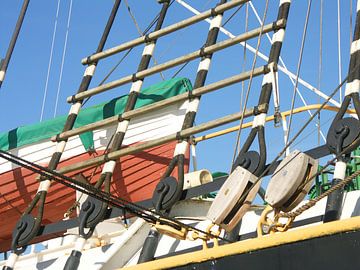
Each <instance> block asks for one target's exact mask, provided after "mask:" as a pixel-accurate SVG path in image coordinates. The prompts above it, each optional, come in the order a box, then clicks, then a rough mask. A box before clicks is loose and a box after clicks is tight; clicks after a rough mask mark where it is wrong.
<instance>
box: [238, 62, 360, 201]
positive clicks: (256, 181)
mask: <svg viewBox="0 0 360 270" xmlns="http://www.w3.org/2000/svg"><path fill="white" fill-rule="evenodd" d="M359 67H360V65H356V66H355V67H354V68H353V69H352V70H351V71H349V74H348V76H346V78H345V79H344V80H343V81H342V82H341V83H340V84H339V85H338V86H337V87H336V88H335V89H334V91H333V92H332V93H331V94H330V95H329V96H328V98H327V99H326V100H325V101H324V102H323V103H322V104H321V106H320V107H319V108H318V109H317V110H316V112H315V113H314V114H313V115H312V116H310V117H309V119H308V120H307V122H306V123H305V124H304V125H303V126H302V127H301V128H300V130H299V131H298V132H297V133H296V134H295V135H294V137H293V138H292V139H291V140H290V141H289V142H288V143H287V144H286V145H285V147H284V148H283V149H282V150H281V151H280V152H279V154H278V155H277V156H276V157H275V158H274V159H273V161H272V162H271V163H270V164H269V165H268V166H266V168H265V170H264V171H263V172H262V174H261V175H260V176H259V177H258V178H257V179H256V180H255V181H254V183H253V184H252V186H251V187H250V188H249V189H248V190H246V191H245V192H244V194H243V195H242V196H241V198H240V200H244V199H245V198H246V196H247V195H248V194H249V192H250V191H251V190H252V189H253V188H254V187H255V186H256V184H257V183H258V182H259V181H261V179H262V178H263V177H264V176H265V175H266V174H267V173H268V172H269V171H271V170H272V169H273V167H274V166H275V165H276V162H277V161H278V160H279V158H280V157H281V156H282V155H283V154H284V153H285V151H286V149H287V148H288V147H289V146H291V145H292V144H293V143H294V142H295V140H296V139H297V138H298V137H299V136H300V134H301V133H302V132H303V131H304V130H305V128H306V127H307V126H308V125H309V124H310V123H311V121H312V120H313V119H314V118H315V116H317V114H318V113H319V112H320V111H321V110H322V109H323V108H324V107H325V105H326V104H327V103H328V102H329V101H330V100H331V99H332V98H333V97H334V96H335V94H336V93H337V92H338V91H339V89H340V88H341V87H342V86H343V85H344V84H345V83H346V82H347V80H348V78H349V76H350V75H351V74H353V73H355V72H356V70H357V68H359ZM346 150H347V149H346V148H345V149H344V150H343V151H342V152H340V153H339V154H338V155H336V156H335V157H334V158H333V159H332V160H331V161H329V162H328V163H327V164H326V165H325V166H324V167H323V168H324V170H325V169H326V168H327V167H328V166H329V165H331V164H333V162H334V161H335V160H336V159H337V158H338V157H339V156H341V155H343V153H344V152H345V151H346ZM322 172H323V170H320V171H319V172H318V173H317V174H315V175H314V176H312V177H309V181H310V180H312V179H313V178H314V177H316V176H318V175H320V174H321V173H322Z"/></svg>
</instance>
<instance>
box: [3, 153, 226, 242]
mask: <svg viewBox="0 0 360 270" xmlns="http://www.w3.org/2000/svg"><path fill="white" fill-rule="evenodd" d="M0 157H2V158H4V159H6V160H8V161H10V162H12V163H14V164H16V165H19V166H21V167H23V168H26V169H28V170H31V171H32V172H34V173H38V174H40V175H41V176H44V177H47V178H48V179H49V180H54V181H56V182H57V183H60V184H62V185H65V186H67V187H69V188H71V189H75V190H78V191H80V192H82V193H85V194H87V195H89V196H92V197H94V198H96V199H98V200H100V201H102V202H105V203H108V204H110V205H111V206H113V207H116V208H120V209H123V210H126V211H127V212H129V213H132V214H134V215H135V216H137V217H140V218H143V219H144V220H145V221H147V222H149V223H152V224H155V223H156V222H160V221H161V223H163V224H166V225H169V226H173V225H174V224H175V225H177V226H180V227H183V228H186V229H188V230H191V231H197V232H199V233H202V234H204V235H207V236H209V237H212V238H214V237H216V238H218V239H220V240H224V241H226V242H230V241H229V240H227V239H225V238H222V237H220V236H215V235H213V234H211V233H208V232H205V231H203V230H201V229H198V228H194V227H192V226H189V225H187V224H184V223H182V222H180V221H178V220H177V219H175V218H170V217H167V216H165V215H163V214H161V213H159V212H157V211H154V210H152V209H148V208H146V207H143V206H141V205H138V204H136V203H132V202H129V201H127V200H125V199H123V198H121V197H116V196H114V195H112V194H110V193H107V192H104V191H102V190H99V189H97V188H95V187H93V186H92V185H89V184H86V183H81V182H79V181H76V180H74V179H72V178H71V177H68V176H66V175H63V174H60V173H58V172H56V171H53V170H50V169H48V168H46V167H43V166H40V165H38V164H35V163H33V162H30V161H28V160H25V159H23V158H20V157H17V156H15V155H13V154H10V153H8V152H6V151H3V150H0Z"/></svg>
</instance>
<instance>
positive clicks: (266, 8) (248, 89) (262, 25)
mask: <svg viewBox="0 0 360 270" xmlns="http://www.w3.org/2000/svg"><path fill="white" fill-rule="evenodd" d="M268 8H269V0H266V3H265V9H264V15H263V19H262V23H261V30H260V33H259V36H258V40H257V44H256V50H255V54H254V58H253V62H252V66H251V72H250V78H249V83H248V87H247V90H246V95H245V102H244V106H243V108H242V115H245V110H246V106H247V103H248V100H249V95H250V90H251V84H252V80H253V76H254V69H255V65H256V60H257V56H258V52H259V49H260V44H261V38H262V35H263V30H264V25H265V20H266V16H267V12H268ZM243 122H244V117H241V119H240V128H239V130H238V132H237V139H236V142H235V147H234V154H233V158H232V161H231V166H230V168H232V165H233V164H234V161H235V158H236V152H237V151H236V149H237V147H238V144H239V138H240V136H241V131H242V128H241V127H242V124H243Z"/></svg>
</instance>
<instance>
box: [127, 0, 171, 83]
mask: <svg viewBox="0 0 360 270" xmlns="http://www.w3.org/2000/svg"><path fill="white" fill-rule="evenodd" d="M124 1H125V6H126V7H127V10H128V13H129V15H130V17H131V19H132V21H133V23H134V25H135V27H136V30H137V31H138V33H139V35H140V36H144V35H145V33H144V32H143V31H142V30H141V28H140V26H139V24H138V22H137V20H136V18H135V15H134V13H133V12H132V11H131V9H130V5H129V3H128V1H127V0H124ZM169 6H170V5H169ZM152 59H153V61H154V64H155V65H157V61H156V59H155V55H153V56H152ZM160 77H161V79H162V80H163V81H165V76H164V74H163V72H162V71H160Z"/></svg>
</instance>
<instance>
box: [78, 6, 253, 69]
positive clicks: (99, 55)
mask: <svg viewBox="0 0 360 270" xmlns="http://www.w3.org/2000/svg"><path fill="white" fill-rule="evenodd" d="M248 1H249V0H233V1H229V2H228V3H225V4H222V5H218V6H216V7H215V8H214V9H209V10H207V11H204V12H203V13H200V14H198V15H195V16H193V17H190V18H188V19H185V20H183V21H180V22H178V23H174V24H172V25H169V26H167V27H165V28H163V29H160V30H158V31H154V32H152V33H150V34H148V35H146V36H143V37H139V38H136V39H134V40H131V41H128V42H125V43H123V44H121V45H119V46H116V47H113V48H110V49H107V50H105V51H103V52H97V53H95V54H93V55H91V56H88V57H86V58H84V59H82V60H81V63H82V64H83V65H85V64H90V63H93V62H95V61H98V60H100V59H103V58H106V57H109V56H111V55H114V54H116V53H119V52H122V51H125V50H127V49H130V48H133V47H135V46H138V45H140V44H142V43H146V42H150V41H152V40H155V39H157V38H159V37H162V36H165V35H167V34H170V33H172V32H175V31H177V30H180V29H182V28H185V27H187V26H190V25H192V24H194V23H197V22H200V21H202V20H204V19H207V18H209V17H211V16H214V14H219V13H223V12H224V11H226V10H229V9H232V8H234V7H236V6H239V5H241V4H243V3H246V2H248Z"/></svg>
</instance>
